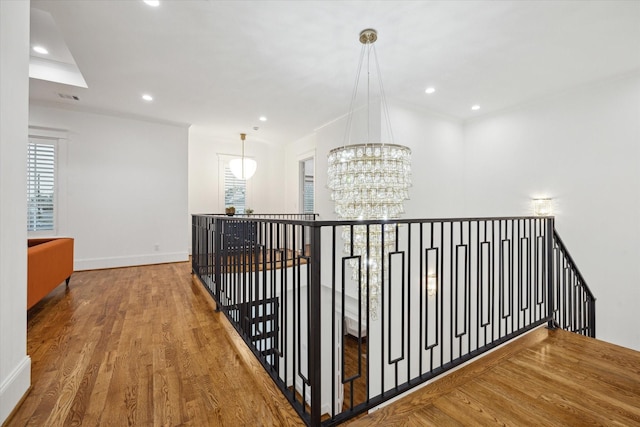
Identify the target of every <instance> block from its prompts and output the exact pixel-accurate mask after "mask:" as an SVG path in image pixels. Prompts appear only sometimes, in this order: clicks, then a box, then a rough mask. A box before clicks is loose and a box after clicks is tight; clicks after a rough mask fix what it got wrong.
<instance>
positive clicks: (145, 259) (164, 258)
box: [73, 251, 189, 271]
mask: <svg viewBox="0 0 640 427" xmlns="http://www.w3.org/2000/svg"><path fill="white" fill-rule="evenodd" d="M188 260H189V253H188V252H187V251H184V252H171V253H162V254H150V255H134V256H124V257H104V258H85V259H75V260H74V262H73V269H74V271H82V270H100V269H103V268H118V267H133V266H137V265H149V264H165V263H168V262H182V261H188Z"/></svg>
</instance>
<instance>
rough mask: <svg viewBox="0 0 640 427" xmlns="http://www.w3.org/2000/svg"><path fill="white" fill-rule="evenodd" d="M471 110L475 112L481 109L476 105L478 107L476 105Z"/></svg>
mask: <svg viewBox="0 0 640 427" xmlns="http://www.w3.org/2000/svg"><path fill="white" fill-rule="evenodd" d="M471 109H472V110H473V111H476V110H479V109H480V106H479V105H477V104H476V105H474V106H473V107H471Z"/></svg>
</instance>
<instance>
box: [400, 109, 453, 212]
mask: <svg viewBox="0 0 640 427" xmlns="http://www.w3.org/2000/svg"><path fill="white" fill-rule="evenodd" d="M389 109H390V116H391V126H392V129H393V134H394V141H395V143H396V144H401V145H406V146H407V147H409V148H411V155H412V157H411V171H412V175H413V177H412V178H413V179H412V182H413V186H412V187H411V188H410V189H409V200H407V201H405V203H404V208H405V212H406V213H405V215H404V216H403V218H447V217H448V218H457V217H460V216H461V209H460V206H461V203H462V197H461V194H462V186H463V175H464V170H463V168H464V165H463V162H464V151H463V150H464V144H463V133H462V126H461V122H460V121H458V120H455V119H450V118H447V117H443V116H440V115H437V114H434V113H431V112H427V111H419V110H416V109H415V108H412V107H409V106H403V105H400V104H391V105H389Z"/></svg>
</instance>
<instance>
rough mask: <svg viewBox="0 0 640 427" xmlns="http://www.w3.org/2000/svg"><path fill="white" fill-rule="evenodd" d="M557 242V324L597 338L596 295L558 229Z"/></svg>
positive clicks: (555, 258)
mask: <svg viewBox="0 0 640 427" xmlns="http://www.w3.org/2000/svg"><path fill="white" fill-rule="evenodd" d="M553 245H554V246H553V249H554V257H553V262H554V265H553V274H554V292H555V295H554V302H555V304H556V307H555V309H554V311H553V319H554V323H555V326H557V327H560V328H562V329H566V330H567V331H571V332H575V333H578V334H581V335H586V336H588V337H591V338H595V336H596V299H595V297H594V296H593V293H592V292H591V289H589V287H588V286H587V282H586V281H585V280H584V278H583V277H582V274H581V273H580V270H578V267H577V266H576V263H575V262H574V261H573V259H572V258H571V255H570V254H569V251H568V250H567V248H566V247H565V245H564V243H563V242H562V239H560V236H559V235H558V233H557V232H556V231H555V230H554V233H553Z"/></svg>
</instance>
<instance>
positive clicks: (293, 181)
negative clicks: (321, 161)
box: [284, 133, 327, 213]
mask: <svg viewBox="0 0 640 427" xmlns="http://www.w3.org/2000/svg"><path fill="white" fill-rule="evenodd" d="M321 155H323V153H321ZM310 157H313V158H314V175H315V177H316V178H317V177H318V175H323V176H326V174H327V172H326V169H325V170H318V169H317V168H316V167H315V165H316V162H317V159H316V134H315V133H312V134H309V135H307V136H305V137H304V138H300V139H299V140H297V141H295V142H292V143H291V144H289V145H287V146H286V147H285V165H284V198H285V199H284V212H285V213H300V212H302V210H301V209H300V169H299V168H300V162H301V161H302V160H305V159H308V158H310ZM314 184H315V188H316V191H317V187H318V181H317V179H316V180H315V182H314ZM314 194H315V193H314ZM317 203H318V197H317V195H316V206H317Z"/></svg>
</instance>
